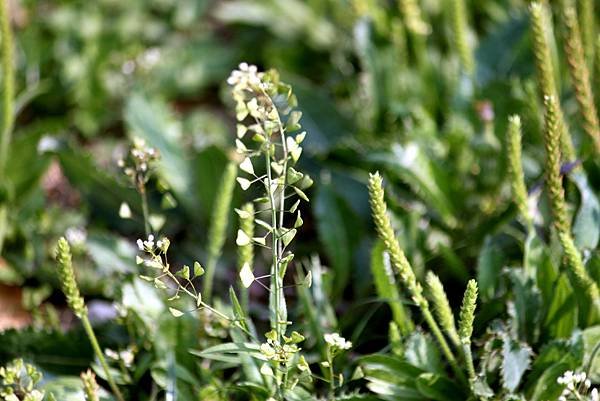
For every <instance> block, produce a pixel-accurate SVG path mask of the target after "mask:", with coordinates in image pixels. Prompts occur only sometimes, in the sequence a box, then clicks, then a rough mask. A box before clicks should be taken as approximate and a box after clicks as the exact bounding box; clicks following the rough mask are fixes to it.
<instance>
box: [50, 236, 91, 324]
mask: <svg viewBox="0 0 600 401" xmlns="http://www.w3.org/2000/svg"><path fill="white" fill-rule="evenodd" d="M71 259H72V258H71V247H70V246H69V243H68V242H67V240H66V239H65V238H64V237H61V238H60V239H59V240H58V244H57V245H56V260H57V262H58V278H59V280H60V285H61V287H62V291H63V293H64V294H65V297H67V303H68V305H69V308H71V310H72V311H73V313H75V315H76V316H77V317H78V318H81V317H82V316H83V315H85V314H86V313H87V311H86V307H85V302H84V301H83V297H82V296H81V294H80V293H79V287H78V286H77V282H76V281H75V272H74V271H73V263H72V260H71Z"/></svg>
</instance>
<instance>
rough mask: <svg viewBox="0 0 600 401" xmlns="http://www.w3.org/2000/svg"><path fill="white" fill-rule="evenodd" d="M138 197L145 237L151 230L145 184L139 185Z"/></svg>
mask: <svg viewBox="0 0 600 401" xmlns="http://www.w3.org/2000/svg"><path fill="white" fill-rule="evenodd" d="M140 197H141V198H142V217H143V218H144V232H145V233H146V237H148V236H149V235H150V233H151V232H152V230H151V228H150V219H149V213H148V196H147V195H146V186H145V185H143V184H142V185H141V186H140Z"/></svg>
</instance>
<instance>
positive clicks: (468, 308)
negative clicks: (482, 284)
mask: <svg viewBox="0 0 600 401" xmlns="http://www.w3.org/2000/svg"><path fill="white" fill-rule="evenodd" d="M476 306H477V282H476V281H475V280H469V282H468V283H467V289H466V290H465V295H464V297H463V302H462V306H461V307H460V321H459V323H458V334H459V336H460V341H461V342H462V343H463V344H470V343H471V335H472V334H473V321H474V320H475V307H476Z"/></svg>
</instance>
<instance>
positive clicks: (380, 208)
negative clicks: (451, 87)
mask: <svg viewBox="0 0 600 401" xmlns="http://www.w3.org/2000/svg"><path fill="white" fill-rule="evenodd" d="M384 198H385V194H384V191H383V179H382V178H381V176H380V175H379V173H375V174H370V175H369V201H370V203H371V212H372V215H373V220H374V222H375V228H376V229H377V233H378V234H379V238H381V240H382V241H383V243H384V244H385V247H386V249H387V251H388V252H389V254H390V259H391V261H392V265H393V266H394V267H395V268H396V270H397V271H398V274H399V275H400V278H401V279H402V282H403V283H404V285H405V286H406V288H407V289H408V292H409V293H410V295H411V297H412V300H413V301H414V302H415V303H416V304H417V305H418V306H419V308H420V309H421V313H422V314H423V318H424V319H425V321H426V322H427V324H428V326H429V328H430V329H431V331H432V332H433V335H434V336H435V338H436V339H437V341H438V344H439V345H440V348H441V350H442V352H443V353H444V356H445V357H446V359H447V360H448V362H449V363H450V365H451V366H452V368H453V369H454V371H455V373H456V374H457V376H459V377H464V376H463V374H462V371H461V370H460V369H459V368H458V365H457V363H456V358H455V357H454V354H453V353H452V351H451V350H450V347H449V346H448V343H447V342H446V339H445V338H444V335H443V334H442V331H441V329H440V327H439V326H438V324H437V323H436V321H435V319H434V318H433V315H432V314H431V311H430V310H429V303H428V302H427V299H426V298H425V297H424V296H423V287H421V284H420V283H419V282H418V281H417V278H416V276H415V273H414V272H413V270H412V267H411V266H410V263H409V262H408V260H407V259H406V256H405V255H404V252H403V251H402V249H401V248H400V244H399V243H398V241H397V240H396V236H395V235H394V230H393V229H392V223H391V221H390V218H389V216H388V215H387V206H386V204H385V199H384Z"/></svg>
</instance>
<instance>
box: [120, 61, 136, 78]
mask: <svg viewBox="0 0 600 401" xmlns="http://www.w3.org/2000/svg"><path fill="white" fill-rule="evenodd" d="M134 71H135V62H134V61H133V60H127V61H126V62H124V63H123V65H122V66H121V72H122V73H123V75H131V74H133V72H134Z"/></svg>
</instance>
